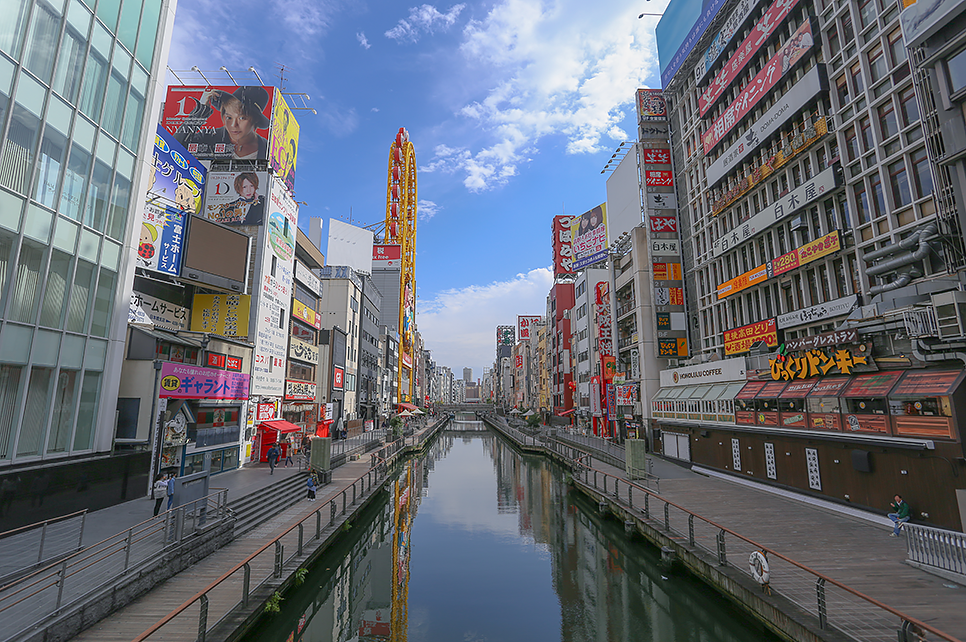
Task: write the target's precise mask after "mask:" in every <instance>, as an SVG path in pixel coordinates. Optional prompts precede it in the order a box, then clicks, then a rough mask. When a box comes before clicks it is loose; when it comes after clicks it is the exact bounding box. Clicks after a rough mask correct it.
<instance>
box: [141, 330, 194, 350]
mask: <svg viewBox="0 0 966 642" xmlns="http://www.w3.org/2000/svg"><path fill="white" fill-rule="evenodd" d="M132 327H134V329H135V330H137V331H138V332H143V333H144V334H148V335H151V336H152V337H154V338H155V339H158V340H160V341H167V342H169V343H177V344H180V345H183V346H191V347H192V348H201V341H196V340H195V339H189V338H188V337H182V336H180V335H177V334H174V333H171V332H165V331H164V330H148V329H147V328H142V327H140V326H132Z"/></svg>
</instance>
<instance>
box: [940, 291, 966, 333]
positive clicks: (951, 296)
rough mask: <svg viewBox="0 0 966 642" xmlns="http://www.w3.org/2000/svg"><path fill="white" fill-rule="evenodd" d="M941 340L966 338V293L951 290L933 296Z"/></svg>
mask: <svg viewBox="0 0 966 642" xmlns="http://www.w3.org/2000/svg"><path fill="white" fill-rule="evenodd" d="M932 306H933V309H934V310H935V311H936V323H937V325H938V326H939V338H940V339H959V338H962V337H966V292H962V291H961V290H950V291H949V292H939V293H938V294H933V295H932Z"/></svg>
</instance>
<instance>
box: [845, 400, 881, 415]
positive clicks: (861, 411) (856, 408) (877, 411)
mask: <svg viewBox="0 0 966 642" xmlns="http://www.w3.org/2000/svg"><path fill="white" fill-rule="evenodd" d="M845 404H846V411H847V412H850V413H852V414H856V415H884V414H887V413H888V407H887V404H886V400H885V399H880V398H877V399H846V400H845Z"/></svg>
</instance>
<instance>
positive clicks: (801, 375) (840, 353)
mask: <svg viewBox="0 0 966 642" xmlns="http://www.w3.org/2000/svg"><path fill="white" fill-rule="evenodd" d="M768 363H769V365H770V366H771V378H772V379H774V380H775V381H780V380H782V379H784V380H785V381H790V380H792V379H795V378H798V379H806V378H808V377H819V376H822V377H824V376H825V375H827V374H830V373H831V374H844V375H847V374H852V368H854V367H855V366H858V365H868V364H867V361H866V357H865V356H862V355H858V354H852V352H851V351H849V350H845V349H839V350H835V351H833V352H831V353H826V352H825V351H823V350H819V349H817V348H816V349H814V350H809V351H808V352H805V353H803V354H802V356H800V357H786V358H785V359H784V360H781V361H780V360H778V359H769V360H768Z"/></svg>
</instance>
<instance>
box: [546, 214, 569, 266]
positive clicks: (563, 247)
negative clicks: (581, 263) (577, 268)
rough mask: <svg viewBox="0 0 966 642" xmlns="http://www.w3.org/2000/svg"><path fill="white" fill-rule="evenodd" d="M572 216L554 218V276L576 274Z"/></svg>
mask: <svg viewBox="0 0 966 642" xmlns="http://www.w3.org/2000/svg"><path fill="white" fill-rule="evenodd" d="M572 224H573V217H572V216H563V215H562V216H554V217H553V232H552V239H551V241H552V247H553V275H554V276H559V275H561V274H573V273H574V267H573V264H574V250H573V233H572V232H571V225H572Z"/></svg>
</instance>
